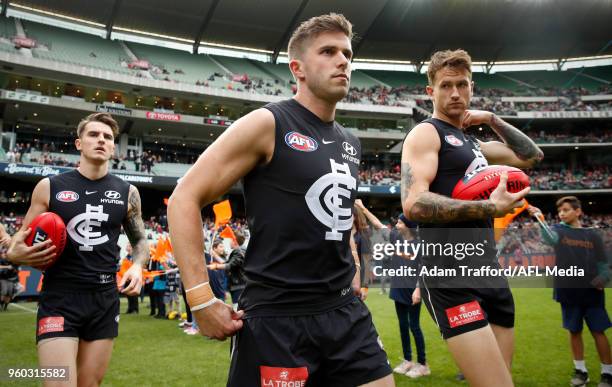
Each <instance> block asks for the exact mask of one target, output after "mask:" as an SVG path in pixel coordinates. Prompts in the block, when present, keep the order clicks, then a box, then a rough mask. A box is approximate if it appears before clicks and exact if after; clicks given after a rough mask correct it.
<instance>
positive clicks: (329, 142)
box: [323, 139, 336, 145]
mask: <svg viewBox="0 0 612 387" xmlns="http://www.w3.org/2000/svg"><path fill="white" fill-rule="evenodd" d="M333 142H336V141H325V139H323V144H326V145H327V144H331V143H333Z"/></svg>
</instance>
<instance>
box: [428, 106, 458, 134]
mask: <svg viewBox="0 0 612 387" xmlns="http://www.w3.org/2000/svg"><path fill="white" fill-rule="evenodd" d="M431 117H432V118H437V119H438V120H441V121H444V122H446V123H448V124H450V125H452V126H454V127H455V128H457V129H461V116H459V117H449V116H447V115H446V114H444V113H442V112H439V111H437V110H435V109H434V112H433V114H432V116H431Z"/></svg>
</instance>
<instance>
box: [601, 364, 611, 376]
mask: <svg viewBox="0 0 612 387" xmlns="http://www.w3.org/2000/svg"><path fill="white" fill-rule="evenodd" d="M601 373H602V374H608V375H612V364H604V363H601Z"/></svg>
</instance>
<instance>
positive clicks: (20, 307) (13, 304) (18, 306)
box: [9, 303, 36, 313]
mask: <svg viewBox="0 0 612 387" xmlns="http://www.w3.org/2000/svg"><path fill="white" fill-rule="evenodd" d="M9 306H14V307H15V308H19V309H22V310H27V311H28V312H30V313H36V310H32V309H30V308H26V307H25V306H21V305H19V304H15V303H10V304H9Z"/></svg>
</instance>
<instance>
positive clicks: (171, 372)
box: [0, 288, 612, 386]
mask: <svg viewBox="0 0 612 387" xmlns="http://www.w3.org/2000/svg"><path fill="white" fill-rule="evenodd" d="M611 293H612V292H611V291H610V289H607V305H606V306H607V308H608V310H610V308H611V307H612V302H611V298H612V294H611ZM551 294H552V290H551V289H525V288H521V289H514V296H515V302H516V316H517V324H516V330H515V334H516V351H515V356H514V367H513V378H514V381H515V384H516V385H517V386H567V385H569V383H568V382H569V376H570V374H571V372H572V362H571V355H570V351H569V346H568V338H567V333H566V331H565V330H563V329H562V328H561V311H560V308H559V305H558V304H557V303H556V302H554V301H553V300H552V298H551ZM146 302H147V300H146V299H145V303H146ZM367 304H368V307H369V308H370V310H371V311H372V314H373V316H374V320H375V324H376V327H377V329H378V332H379V333H380V335H381V338H382V340H383V343H384V346H385V350H386V351H387V354H388V356H389V360H390V361H391V364H392V365H393V366H395V365H396V364H397V363H398V362H399V361H400V359H401V356H402V355H401V343H400V340H399V328H398V324H397V319H396V316H395V310H394V308H393V303H392V302H391V300H389V299H388V298H387V297H386V296H383V295H380V294H379V291H378V289H372V290H371V291H370V295H369V298H368V300H367ZM126 307H127V304H126V302H125V299H123V300H122V311H125V310H126ZM24 308H27V309H29V310H25V309H24ZM35 308H36V305H35V304H33V303H27V304H26V303H20V304H18V306H14V305H11V306H10V307H9V310H8V311H7V312H1V313H0V370H3V372H6V368H7V367H35V366H36V347H35V340H34V331H35V320H36V319H35V317H36V315H35V313H34V311H35ZM140 308H141V310H140V312H141V314H140V315H125V314H124V315H122V316H121V324H120V335H119V338H118V339H117V340H116V343H115V349H114V352H113V358H112V361H111V364H110V367H109V369H108V372H107V374H106V378H105V380H104V382H105V385H113V386H132V385H139V386H224V385H225V381H226V377H227V372H228V367H229V341H226V342H216V341H211V340H208V339H205V338H203V337H200V336H187V335H185V334H183V333H182V332H181V331H180V330H179V329H178V328H177V322H176V321H167V320H156V319H153V318H151V317H149V316H148V310H147V308H146V306H145V305H141V306H140ZM421 325H422V327H423V330H424V333H425V340H426V346H427V357H428V362H429V365H430V367H431V370H432V375H431V376H429V377H425V378H421V379H418V380H411V379H409V378H408V377H405V376H401V375H396V376H395V381H396V384H397V385H398V386H457V385H466V383H465V382H457V381H455V379H454V377H455V373H456V371H457V370H456V368H455V365H454V363H453V361H452V359H451V358H450V356H449V354H448V352H447V350H446V347H445V344H444V342H443V341H442V339H441V338H440V335H439V333H438V331H437V329H436V327H435V325H434V324H433V322H432V320H431V318H430V316H429V314H428V313H427V311H426V309H425V308H424V307H423V308H422V309H421ZM609 332H610V331H608V337H609V338H610V334H609ZM584 338H585V352H586V362H587V367H588V368H589V374H590V376H591V379H592V380H593V381H592V382H591V383H590V385H592V386H596V385H597V382H598V381H599V371H600V368H599V360H598V358H597V354H596V352H595V348H594V344H593V340H592V338H591V336H590V335H589V334H588V333H585V337H584ZM3 376H4V375H3ZM0 385H19V386H26V385H37V383H35V382H26V381H19V382H7V381H6V379H4V380H3V379H2V377H0Z"/></svg>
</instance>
